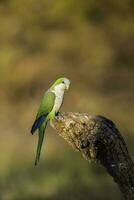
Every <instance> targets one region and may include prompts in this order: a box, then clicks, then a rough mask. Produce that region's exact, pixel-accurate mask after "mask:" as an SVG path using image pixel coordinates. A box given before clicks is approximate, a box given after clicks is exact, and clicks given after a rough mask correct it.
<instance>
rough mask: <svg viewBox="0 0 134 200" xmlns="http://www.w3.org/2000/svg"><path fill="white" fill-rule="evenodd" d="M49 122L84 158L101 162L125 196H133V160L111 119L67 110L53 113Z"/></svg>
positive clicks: (128, 197)
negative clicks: (53, 116) (55, 114)
mask: <svg viewBox="0 0 134 200" xmlns="http://www.w3.org/2000/svg"><path fill="white" fill-rule="evenodd" d="M52 126H53V128H55V129H56V130H57V132H58V134H59V135H60V136H62V137H63V138H64V139H65V140H66V141H67V142H68V143H69V144H70V145H71V146H72V147H73V148H74V149H75V150H76V151H80V152H81V153H82V155H83V156H84V158H85V159H87V160H88V161H95V162H99V163H101V164H102V165H103V166H104V167H105V168H106V169H107V171H108V173H109V174H110V175H111V176H112V177H113V179H114V181H115V182H116V183H117V184H118V186H119V188H120V190H121V192H122V193H123V195H124V198H125V199H126V200H132V199H134V163H133V161H132V159H131V158H130V156H129V153H128V150H127V147H126V144H125V142H124V139H123V138H122V136H121V134H120V132H119V131H118V129H117V128H116V126H115V124H114V123H113V122H112V121H111V120H109V119H106V118H105V117H102V116H90V115H88V114H84V113H71V112H70V113H64V114H59V115H58V116H56V118H55V119H54V120H53V122H52Z"/></svg>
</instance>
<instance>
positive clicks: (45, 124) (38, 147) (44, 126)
mask: <svg viewBox="0 0 134 200" xmlns="http://www.w3.org/2000/svg"><path fill="white" fill-rule="evenodd" d="M46 126H47V121H44V122H43V123H42V124H41V126H40V127H39V134H38V137H39V138H38V146H37V152H36V158H35V165H37V164H38V162H39V159H40V154H41V148H42V144H43V139H44V134H45V129H46Z"/></svg>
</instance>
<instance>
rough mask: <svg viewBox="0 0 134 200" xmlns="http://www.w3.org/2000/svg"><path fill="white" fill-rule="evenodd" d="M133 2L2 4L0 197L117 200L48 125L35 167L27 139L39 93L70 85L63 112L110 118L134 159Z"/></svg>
mask: <svg viewBox="0 0 134 200" xmlns="http://www.w3.org/2000/svg"><path fill="white" fill-rule="evenodd" d="M133 6H134V4H133V1H132V0H122V1H120V0H110V1H107V0H102V1H93V0H83V1H80V0H67V1H63V0H57V1H54V0H38V1H37V0H19V1H18V0H1V1H0V113H1V114H0V199H1V200H44V199H45V200H76V199H77V200H83V199H85V200H88V199H92V200H107V199H109V200H113V199H114V200H115V199H121V194H120V192H119V190H118V188H117V186H116V184H115V183H114V182H113V180H112V178H111V177H110V176H109V175H108V174H107V173H106V171H105V169H103V168H102V167H101V166H99V165H98V164H92V163H91V164H89V163H88V162H87V161H85V160H84V159H83V158H82V157H81V155H80V154H79V153H76V152H74V151H73V150H72V149H71V147H70V146H68V144H66V143H65V142H64V140H63V139H62V138H60V137H59V136H58V135H57V134H56V132H55V131H54V130H52V128H51V127H50V126H48V127H47V134H46V141H45V145H44V147H43V151H42V155H41V161H40V163H39V165H38V166H37V167H35V166H34V165H33V163H34V158H35V149H36V143H37V135H34V136H32V135H31V134H30V129H31V125H32V123H33V121H34V119H35V115H36V111H37V109H38V105H39V101H40V98H41V95H42V94H43V92H44V91H45V90H46V89H47V88H49V87H50V85H51V84H52V82H53V81H54V80H55V79H57V78H58V77H61V76H66V77H68V78H70V79H71V87H70V90H69V91H68V92H67V93H66V95H65V101H64V104H63V106H62V109H61V110H62V111H74V112H75V111H79V112H88V113H89V114H91V115H95V114H101V115H104V116H105V117H108V118H110V119H112V120H113V121H114V122H115V123H116V124H117V126H118V128H119V130H120V131H121V133H122V134H123V137H124V138H125V141H126V143H127V146H128V149H129V152H130V154H131V156H132V157H133V156H134V148H133V143H134V135H133V134H134V106H133V103H134V59H133V53H134V43H133V42H134V40H133V39H134V26H133V25H134V12H133Z"/></svg>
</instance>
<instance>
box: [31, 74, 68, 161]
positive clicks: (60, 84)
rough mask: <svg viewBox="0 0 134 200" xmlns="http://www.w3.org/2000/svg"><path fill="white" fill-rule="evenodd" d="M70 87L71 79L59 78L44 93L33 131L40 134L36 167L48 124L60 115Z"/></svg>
mask: <svg viewBox="0 0 134 200" xmlns="http://www.w3.org/2000/svg"><path fill="white" fill-rule="evenodd" d="M69 85H70V80H69V79H67V78H59V79H57V80H56V81H55V82H54V84H53V85H52V86H51V87H50V88H49V89H48V90H47V91H46V92H45V93H44V95H43V97H42V100H41V104H40V106H39V109H38V113H37V116H36V120H35V122H34V124H33V126H32V129H31V133H32V134H34V133H35V131H36V130H37V129H38V133H39V134H38V135H39V137H38V146H37V152H36V158H35V165H37V163H38V162H39V159H40V153H41V148H42V144H43V139H44V134H45V129H46V126H47V123H48V121H49V120H52V119H54V117H55V115H56V114H57V113H58V111H59V109H60V107H61V105H62V102H63V97H64V92H65V90H68V88H69Z"/></svg>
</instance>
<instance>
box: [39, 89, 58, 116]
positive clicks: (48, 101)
mask: <svg viewBox="0 0 134 200" xmlns="http://www.w3.org/2000/svg"><path fill="white" fill-rule="evenodd" d="M54 102H55V94H54V93H53V92H51V91H50V90H48V91H47V92H46V93H45V94H44V95H43V97H42V100H41V104H40V106H39V110H38V113H37V116H36V119H38V118H39V117H40V116H41V115H47V114H49V113H50V112H51V111H52V109H53V106H54Z"/></svg>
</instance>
